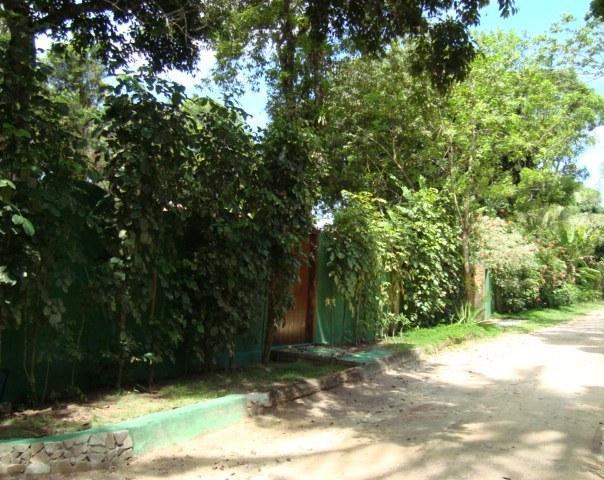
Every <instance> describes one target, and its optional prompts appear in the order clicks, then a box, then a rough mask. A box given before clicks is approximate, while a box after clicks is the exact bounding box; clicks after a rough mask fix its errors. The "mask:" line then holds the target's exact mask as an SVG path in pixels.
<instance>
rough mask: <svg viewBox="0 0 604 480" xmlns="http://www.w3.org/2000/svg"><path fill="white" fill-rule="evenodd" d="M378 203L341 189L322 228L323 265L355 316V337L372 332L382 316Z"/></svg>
mask: <svg viewBox="0 0 604 480" xmlns="http://www.w3.org/2000/svg"><path fill="white" fill-rule="evenodd" d="M380 203H381V201H380V200H379V199H375V198H374V197H372V196H371V195H370V194H368V193H360V194H350V193H346V192H345V193H344V203H343V205H342V208H341V209H339V210H338V211H337V212H336V215H335V218H334V223H333V225H330V226H329V227H327V228H326V231H325V233H326V236H327V239H328V244H327V256H328V260H327V268H328V270H329V275H330V276H331V277H332V278H333V280H334V282H335V285H336V288H337V289H338V291H339V292H340V293H342V295H343V296H344V299H345V301H346V303H347V305H348V307H349V308H350V310H351V313H352V315H353V317H354V319H355V324H356V329H357V332H355V338H360V337H362V336H363V333H364V332H366V331H375V329H376V327H377V326H378V325H380V323H381V322H382V318H383V316H384V308H385V303H386V297H385V293H386V292H385V290H384V287H385V285H384V283H385V280H386V279H385V276H386V273H385V260H386V259H385V255H386V248H387V244H388V243H389V242H388V234H389V232H388V230H387V229H386V228H385V227H386V224H385V221H384V217H383V214H382V213H381V210H380Z"/></svg>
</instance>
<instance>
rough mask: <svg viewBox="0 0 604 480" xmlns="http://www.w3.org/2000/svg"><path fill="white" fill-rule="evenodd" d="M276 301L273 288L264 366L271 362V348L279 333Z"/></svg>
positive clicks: (265, 340)
mask: <svg viewBox="0 0 604 480" xmlns="http://www.w3.org/2000/svg"><path fill="white" fill-rule="evenodd" d="M274 301H275V299H274V296H273V288H272V286H271V291H270V293H269V299H268V312H267V326H266V332H265V334H264V348H263V350H262V363H263V364H264V365H267V364H268V363H269V362H270V359H271V348H272V347H273V340H274V338H275V333H276V332H277V319H275V318H274V317H275V315H274V312H275V310H274Z"/></svg>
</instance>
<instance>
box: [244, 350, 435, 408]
mask: <svg viewBox="0 0 604 480" xmlns="http://www.w3.org/2000/svg"><path fill="white" fill-rule="evenodd" d="M424 358H425V354H424V353H423V352H422V351H421V350H420V349H417V348H412V349H409V350H406V351H404V352H396V353H393V354H392V355H390V356H388V357H386V358H383V359H379V360H374V361H372V362H370V363H366V364H364V365H359V366H356V367H351V368H347V369H346V370H343V371H341V372H337V373H333V374H330V375H326V376H324V377H321V378H318V379H315V380H300V381H298V382H294V383H291V384H289V385H284V386H282V387H275V388H273V389H271V390H269V391H268V392H266V393H265V394H254V395H253V396H250V395H248V405H247V408H248V414H249V415H250V416H254V415H258V414H261V413H265V412H268V411H270V410H272V409H274V408H275V407H278V406H281V405H285V404H286V403H288V402H291V401H293V400H296V399H298V398H303V397H308V396H310V395H313V394H315V393H317V392H320V391H323V390H331V389H333V388H336V387H339V386H340V385H343V384H346V383H357V382H360V381H363V380H366V379H367V378H369V377H371V376H374V375H377V374H379V373H382V372H384V371H385V370H387V369H388V368H389V367H390V366H392V365H399V364H404V363H408V362H411V361H419V360H422V359H424Z"/></svg>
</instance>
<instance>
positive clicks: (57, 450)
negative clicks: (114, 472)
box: [0, 430, 133, 475]
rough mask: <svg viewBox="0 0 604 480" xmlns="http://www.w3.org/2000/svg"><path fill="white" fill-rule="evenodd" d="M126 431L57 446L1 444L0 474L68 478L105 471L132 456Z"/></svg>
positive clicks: (50, 443)
mask: <svg viewBox="0 0 604 480" xmlns="http://www.w3.org/2000/svg"><path fill="white" fill-rule="evenodd" d="M132 447H133V445H132V437H131V436H130V433H129V432H128V431H127V430H120V431H116V432H100V433H92V434H85V435H81V436H76V437H72V438H69V439H67V440H63V441H58V442H38V443H7V444H0V474H5V475H6V474H19V473H27V474H49V473H59V474H67V473H70V472H78V471H86V470H96V469H102V468H108V467H110V466H111V465H116V464H118V463H126V462H128V461H129V460H130V459H131V458H132V455H133V451H132Z"/></svg>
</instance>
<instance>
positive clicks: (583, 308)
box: [493, 301, 604, 332]
mask: <svg viewBox="0 0 604 480" xmlns="http://www.w3.org/2000/svg"><path fill="white" fill-rule="evenodd" d="M598 308H604V301H597V302H583V303H575V304H573V305H569V306H566V307H560V308H535V309H532V310H527V311H525V312H520V313H506V314H499V313H496V314H494V315H493V317H494V318H495V319H510V320H524V322H523V323H522V324H519V325H517V326H515V327H514V328H513V329H512V330H516V331H520V332H533V331H535V330H538V329H540V328H544V327H550V326H552V325H557V324H559V323H563V322H568V321H570V320H573V319H574V318H577V317H580V316H582V315H585V314H587V313H589V312H591V311H593V310H596V309H598Z"/></svg>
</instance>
